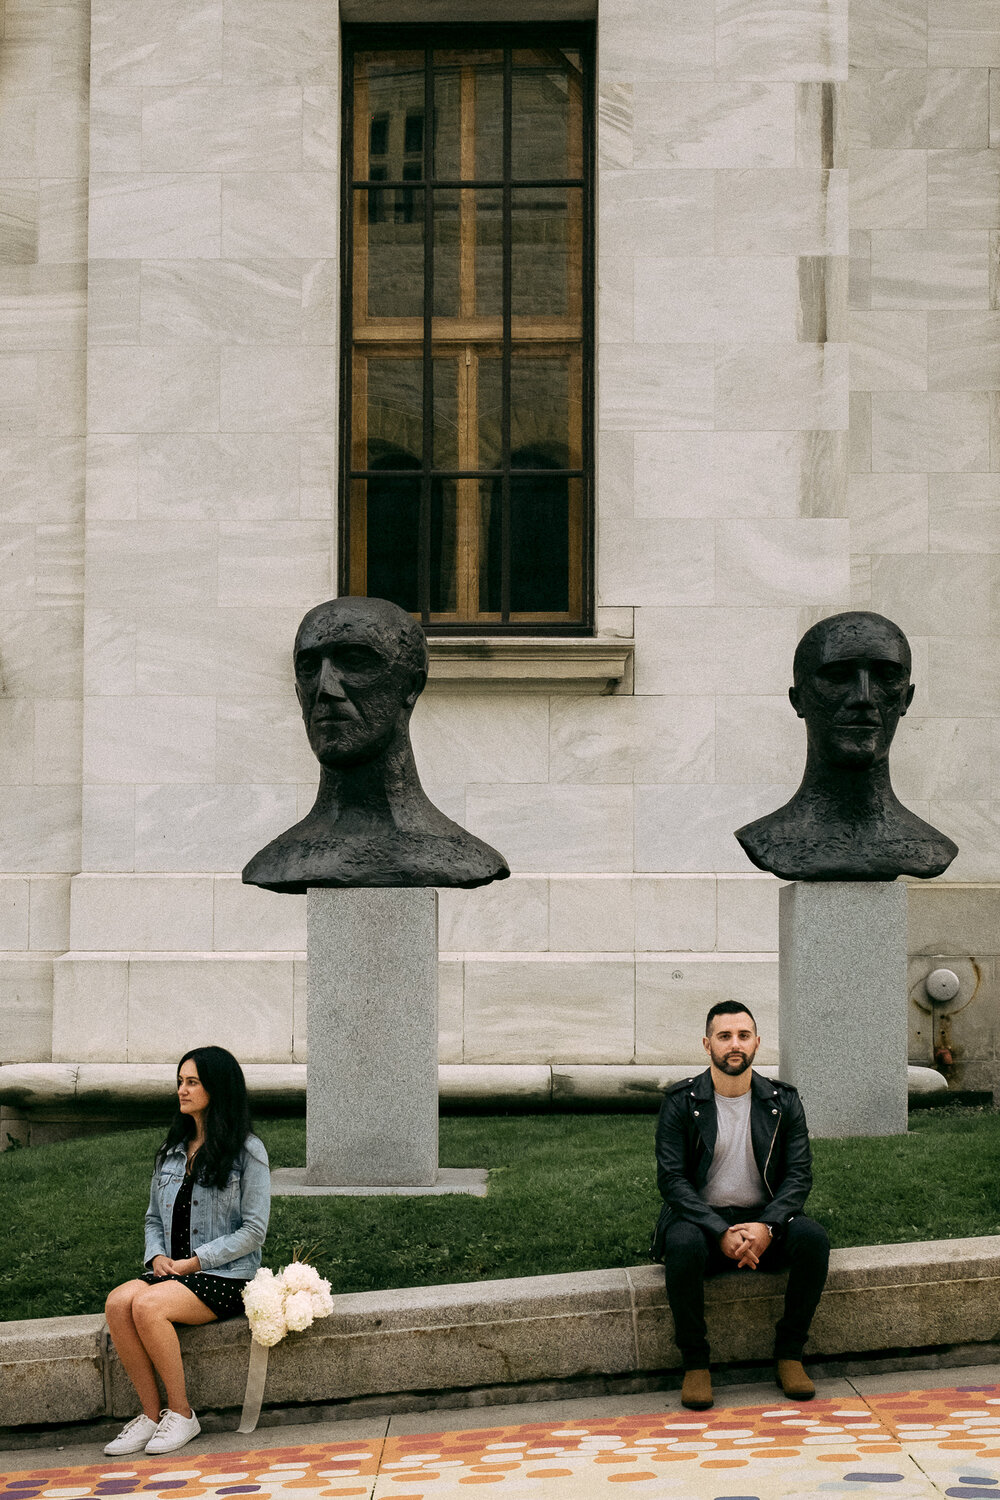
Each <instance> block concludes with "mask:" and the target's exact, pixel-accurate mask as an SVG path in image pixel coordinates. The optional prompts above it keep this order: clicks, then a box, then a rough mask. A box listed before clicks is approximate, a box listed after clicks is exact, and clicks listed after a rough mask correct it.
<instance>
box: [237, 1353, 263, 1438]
mask: <svg viewBox="0 0 1000 1500" xmlns="http://www.w3.org/2000/svg"><path fill="white" fill-rule="evenodd" d="M266 1379H267V1345H266V1344H258V1342H257V1340H256V1339H251V1340H250V1365H249V1368H248V1370H247V1389H246V1395H245V1396H244V1397H243V1415H242V1416H241V1417H240V1425H239V1427H238V1428H237V1429H236V1430H237V1432H253V1430H254V1428H255V1427H256V1426H257V1418H258V1417H259V1416H260V1404H261V1402H262V1401H263V1399H264V1382H265V1380H266Z"/></svg>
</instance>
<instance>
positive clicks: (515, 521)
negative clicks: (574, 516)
mask: <svg viewBox="0 0 1000 1500" xmlns="http://www.w3.org/2000/svg"><path fill="white" fill-rule="evenodd" d="M571 483H572V481H571V480H569V479H564V478H561V477H560V476H559V475H555V474H554V475H553V476H552V478H551V479H548V478H538V479H517V478H511V481H510V610H511V614H514V613H515V612H517V613H519V614H534V613H551V614H563V613H565V612H566V611H567V610H568V609H569V607H570V605H569V558H570V544H569V490H570V485H571Z"/></svg>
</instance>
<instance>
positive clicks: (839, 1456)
mask: <svg viewBox="0 0 1000 1500" xmlns="http://www.w3.org/2000/svg"><path fill="white" fill-rule="evenodd" d="M813 1458H818V1459H819V1461H820V1463H821V1464H853V1463H857V1459H858V1455H857V1454H856V1453H814V1454H813Z"/></svg>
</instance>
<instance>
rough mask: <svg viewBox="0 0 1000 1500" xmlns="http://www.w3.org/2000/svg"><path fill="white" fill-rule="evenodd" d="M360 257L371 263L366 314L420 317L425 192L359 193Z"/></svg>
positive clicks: (383, 190) (356, 233)
mask: <svg viewBox="0 0 1000 1500" xmlns="http://www.w3.org/2000/svg"><path fill="white" fill-rule="evenodd" d="M357 209H358V211H357V212H356V213H355V216H354V238H355V253H357V249H358V248H359V247H360V248H362V249H363V251H364V255H365V259H366V261H367V275H366V283H367V298H366V304H365V308H366V315H367V316H368V317H369V318H419V317H420V316H421V314H422V312H423V299H424V194H423V190H422V189H421V188H372V189H371V190H370V191H368V192H364V191H361V192H359V194H358V204H357Z"/></svg>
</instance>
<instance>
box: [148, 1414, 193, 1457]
mask: <svg viewBox="0 0 1000 1500" xmlns="http://www.w3.org/2000/svg"><path fill="white" fill-rule="evenodd" d="M200 1431H201V1423H200V1422H199V1421H198V1418H197V1417H196V1416H195V1414H194V1412H192V1413H191V1415H190V1416H189V1417H182V1416H181V1414H180V1412H179V1411H170V1409H169V1408H167V1409H166V1410H164V1411H162V1412H161V1413H160V1421H159V1425H158V1427H157V1428H156V1431H155V1432H154V1433H153V1435H152V1437H151V1438H150V1439H149V1442H148V1443H147V1444H146V1452H147V1453H173V1452H175V1450H176V1449H178V1448H183V1447H184V1444H185V1443H189V1442H190V1441H191V1439H192V1438H196V1437H197V1436H198V1434H199V1432H200Z"/></svg>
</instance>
